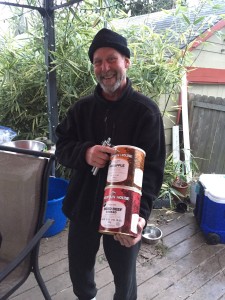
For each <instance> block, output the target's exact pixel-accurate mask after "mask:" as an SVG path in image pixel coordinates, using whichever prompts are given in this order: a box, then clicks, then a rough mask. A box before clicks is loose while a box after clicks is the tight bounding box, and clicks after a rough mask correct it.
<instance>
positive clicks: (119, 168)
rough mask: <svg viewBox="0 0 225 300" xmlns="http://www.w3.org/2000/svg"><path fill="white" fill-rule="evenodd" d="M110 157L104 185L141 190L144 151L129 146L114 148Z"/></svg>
mask: <svg viewBox="0 0 225 300" xmlns="http://www.w3.org/2000/svg"><path fill="white" fill-rule="evenodd" d="M114 149H116V150H117V152H116V153H115V154H112V155H111V156H110V162H109V167H108V174H107V184H106V185H124V186H128V187H133V188H138V189H139V190H141V188H142V180H143V170H144V160H145V151H144V150H142V149H140V148H137V147H134V146H129V145H119V146H114Z"/></svg>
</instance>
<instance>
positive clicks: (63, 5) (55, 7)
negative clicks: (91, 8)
mask: <svg viewBox="0 0 225 300" xmlns="http://www.w3.org/2000/svg"><path fill="white" fill-rule="evenodd" d="M81 1H82V0H70V1H68V2H66V3H64V4H60V5H55V6H53V7H51V10H56V9H59V8H62V7H67V6H71V5H73V4H75V3H79V2H81Z"/></svg>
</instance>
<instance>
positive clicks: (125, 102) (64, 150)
mask: <svg viewBox="0 0 225 300" xmlns="http://www.w3.org/2000/svg"><path fill="white" fill-rule="evenodd" d="M56 134H57V137H58V140H57V143H56V157H57V160H58V162H59V163H60V164H62V165H64V166H66V167H68V168H71V169H72V170H73V172H72V176H71V180H70V184H69V187H68V191H67V195H66V197H65V199H64V202H63V212H64V214H65V215H66V216H67V217H68V218H69V219H70V220H76V221H81V222H92V223H93V226H96V228H97V227H98V226H99V222H100V218H101V209H102V201H103V196H104V188H105V186H106V177H107V170H108V167H107V166H106V167H104V168H102V169H99V171H98V173H97V175H96V176H93V174H92V172H91V169H92V166H90V165H88V164H87V163H86V161H85V153H86V150H87V149H88V148H89V147H91V146H94V145H96V144H101V143H102V141H103V140H105V139H107V138H108V137H110V138H111V142H112V144H113V145H132V146H136V147H139V148H141V149H143V150H144V151H145V152H146V157H145V166H144V175H143V185H142V196H141V205H140V216H141V217H143V218H144V219H145V220H146V221H147V220H148V218H149V216H150V213H151V209H152V202H153V200H154V199H155V198H156V197H157V195H158V193H159V190H160V188H161V184H162V180H163V171H164V163H165V138H164V128H163V123H162V118H161V114H160V111H159V109H158V106H157V105H156V104H155V103H154V102H153V101H152V100H150V99H149V98H147V97H145V96H144V95H142V94H140V93H138V92H136V91H134V90H133V88H132V86H131V82H130V80H129V79H127V87H126V89H125V90H124V92H123V94H122V96H121V97H120V98H119V99H118V100H117V101H107V100H106V99H104V98H103V97H102V96H101V88H100V86H99V85H97V86H96V89H95V92H94V94H93V95H90V96H87V97H84V98H82V99H80V100H79V101H77V102H75V104H74V105H73V106H72V107H71V108H70V109H69V110H68V113H67V115H66V117H65V118H64V119H63V120H62V122H61V123H60V124H59V125H58V126H57V128H56Z"/></svg>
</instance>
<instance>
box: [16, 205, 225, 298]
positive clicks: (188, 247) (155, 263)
mask: <svg viewBox="0 0 225 300" xmlns="http://www.w3.org/2000/svg"><path fill="white" fill-rule="evenodd" d="M149 223H154V224H155V225H157V226H158V227H160V229H161V230H162V232H163V238H162V240H161V241H160V242H159V243H158V244H157V245H148V244H144V243H143V244H142V246H141V250H140V253H139V256H138V260H137V282H138V300H150V299H154V300H171V299H173V300H176V299H179V300H200V299H204V300H225V245H224V244H218V245H214V246H212V245H208V244H206V241H205V238H204V235H203V234H202V232H201V231H200V229H199V226H198V224H197V222H196V219H195V217H194V216H193V213H192V212H191V211H190V212H187V213H184V214H179V213H174V212H171V211H168V210H161V209H156V210H154V211H153V214H152V216H151V218H150V220H149ZM67 234H68V228H66V229H65V230H63V231H62V232H61V233H59V234H58V235H56V236H54V237H50V238H43V239H42V241H41V247H40V255H39V264H40V270H41V274H42V276H43V278H44V280H45V283H46V286H47V288H48V290H49V292H50V294H51V297H52V299H53V300H72V299H76V297H75V296H74V294H73V291H72V285H71V281H70V278H69V273H68V257H67ZM96 284H97V287H98V294H97V299H98V300H111V299H112V297H113V293H114V283H113V276H112V273H111V271H110V268H109V266H108V263H107V260H106V258H105V255H104V251H103V247H102V245H101V247H100V249H99V252H98V255H97V259H96ZM10 299H13V300H31V299H32V300H44V298H43V296H42V293H41V291H40V289H39V287H38V286H37V282H36V280H35V278H34V276H33V275H32V274H31V275H30V276H29V278H28V280H27V281H26V282H25V283H24V284H23V286H22V287H20V288H19V289H18V290H17V291H16V292H15V293H14V294H13V295H12V296H11V297H10Z"/></svg>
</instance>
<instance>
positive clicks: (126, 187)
mask: <svg viewBox="0 0 225 300" xmlns="http://www.w3.org/2000/svg"><path fill="white" fill-rule="evenodd" d="M107 189H123V190H129V191H132V192H136V193H138V194H140V195H142V192H141V191H140V190H139V189H138V188H136V187H130V186H127V185H115V184H114V185H112V184H109V185H107V186H106V187H105V190H107Z"/></svg>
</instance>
